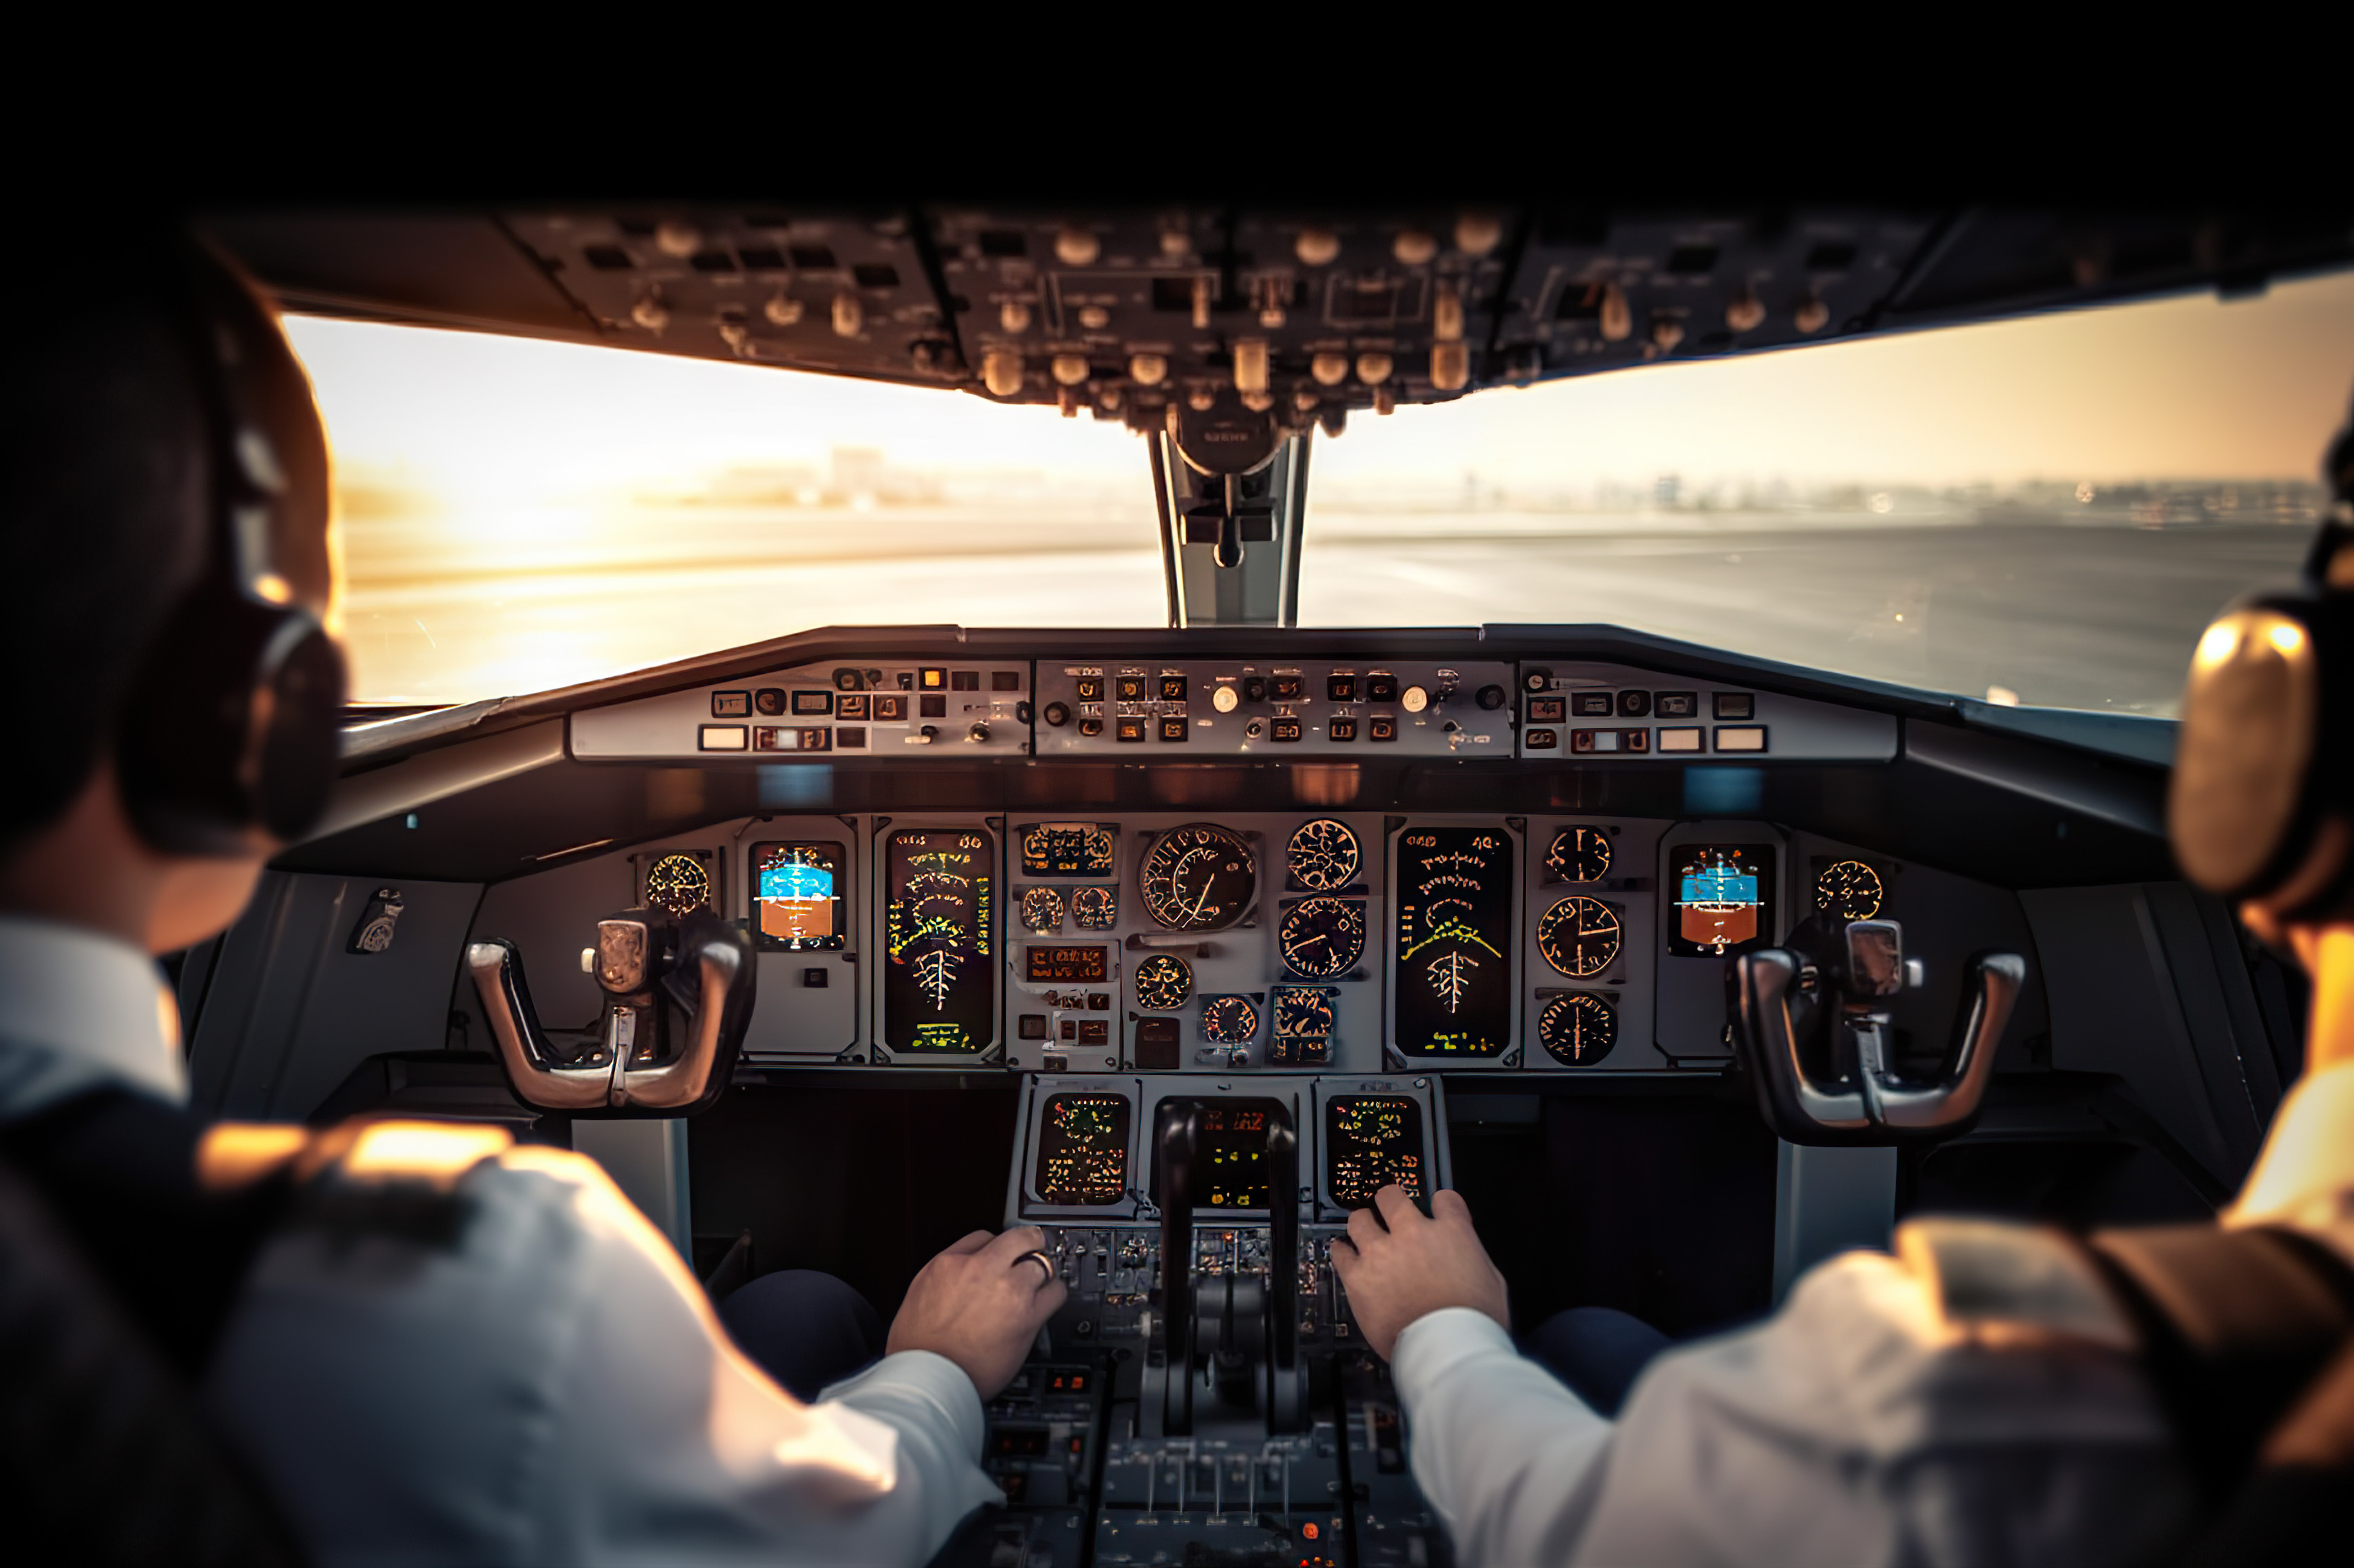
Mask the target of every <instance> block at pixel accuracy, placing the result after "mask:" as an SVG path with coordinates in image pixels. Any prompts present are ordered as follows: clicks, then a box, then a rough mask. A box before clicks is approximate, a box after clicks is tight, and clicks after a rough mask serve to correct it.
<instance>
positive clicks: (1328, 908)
mask: <svg viewBox="0 0 2354 1568" xmlns="http://www.w3.org/2000/svg"><path fill="white" fill-rule="evenodd" d="M1275 945H1276V950H1277V951H1278V952H1279V953H1281V954H1282V955H1283V962H1284V965H1285V967H1286V968H1288V969H1290V970H1291V972H1292V973H1293V974H1296V975H1298V976H1299V977H1300V978H1301V979H1303V980H1333V979H1336V978H1338V977H1339V976H1341V975H1344V974H1347V973H1348V972H1349V971H1350V970H1351V969H1354V968H1356V965H1357V960H1358V959H1361V958H1363V957H1364V954H1365V907H1364V906H1363V904H1361V903H1359V902H1358V901H1356V900H1354V899H1349V898H1324V897H1316V898H1303V899H1300V900H1299V902H1298V903H1296V904H1292V905H1288V906H1286V907H1285V909H1284V911H1283V922H1282V924H1281V925H1280V926H1278V927H1277V928H1276V938H1275Z"/></svg>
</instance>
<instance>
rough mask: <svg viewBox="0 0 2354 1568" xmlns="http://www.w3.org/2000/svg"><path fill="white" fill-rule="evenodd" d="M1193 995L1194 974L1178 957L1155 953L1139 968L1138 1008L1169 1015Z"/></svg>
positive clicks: (1138, 966) (1170, 954) (1172, 954)
mask: <svg viewBox="0 0 2354 1568" xmlns="http://www.w3.org/2000/svg"><path fill="white" fill-rule="evenodd" d="M1191 995H1193V968H1192V966H1190V965H1188V964H1187V963H1186V962H1185V960H1184V959H1181V958H1179V957H1178V956H1177V955H1176V954H1174V953H1154V954H1152V955H1151V956H1150V958H1147V959H1145V960H1144V961H1143V962H1141V963H1140V964H1138V965H1137V966H1136V1005H1137V1006H1139V1007H1144V1008H1150V1009H1151V1010H1152V1011H1154V1012H1171V1011H1172V1010H1174V1009H1176V1008H1180V1007H1182V1006H1184V1005H1185V999H1186V998H1187V997H1189V996H1191Z"/></svg>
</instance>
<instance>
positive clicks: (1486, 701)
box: [1473, 686, 1504, 713]
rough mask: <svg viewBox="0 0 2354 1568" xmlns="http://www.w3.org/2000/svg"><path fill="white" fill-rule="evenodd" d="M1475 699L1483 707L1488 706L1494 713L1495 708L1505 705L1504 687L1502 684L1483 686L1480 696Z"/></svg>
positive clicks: (1480, 689)
mask: <svg viewBox="0 0 2354 1568" xmlns="http://www.w3.org/2000/svg"><path fill="white" fill-rule="evenodd" d="M1473 700H1474V701H1476V702H1477V703H1479V705H1480V706H1481V707H1483V708H1486V709H1488V710H1489V711H1490V712H1491V713H1492V712H1493V711H1494V710H1496V709H1498V708H1500V707H1502V706H1503V705H1504V688H1503V687H1501V686H1482V687H1480V688H1479V696H1478V697H1476V698H1475V699H1473Z"/></svg>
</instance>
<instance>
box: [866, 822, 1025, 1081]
mask: <svg viewBox="0 0 2354 1568" xmlns="http://www.w3.org/2000/svg"><path fill="white" fill-rule="evenodd" d="M996 849H997V844H996V841H995V840H994V839H993V838H991V835H990V834H989V833H988V832H986V831H984V830H982V829H979V828H915V829H904V830H902V831H900V832H894V833H891V834H890V835H888V836H887V837H886V838H885V840H884V851H883V897H884V945H885V948H886V949H887V950H888V958H889V961H888V962H887V963H885V965H884V967H883V1043H884V1044H885V1045H887V1046H889V1047H890V1048H891V1049H892V1050H894V1051H923V1052H938V1053H942V1054H961V1055H971V1054H977V1053H979V1052H981V1051H984V1050H986V1049H988V1047H989V1046H990V1044H991V1043H992V1041H993V1040H994V1038H995V1034H996V1030H995V1026H994V1021H995V1018H996V1016H997V969H998V966H997V965H996V964H995V963H994V962H992V961H991V954H992V953H993V951H994V948H993V946H992V943H991V926H992V924H993V922H994V919H995V914H996V912H995V910H993V909H992V908H991V903H990V901H991V894H992V892H993V891H994V890H993V888H992V886H991V866H992V865H993V864H994V863H995V861H996V858H997V857H996Z"/></svg>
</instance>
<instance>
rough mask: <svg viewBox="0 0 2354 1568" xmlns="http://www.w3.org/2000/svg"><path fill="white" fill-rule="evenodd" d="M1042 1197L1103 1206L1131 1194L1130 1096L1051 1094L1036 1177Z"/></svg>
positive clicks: (1056, 1200)
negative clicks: (1129, 1172) (1129, 1170)
mask: <svg viewBox="0 0 2354 1568" xmlns="http://www.w3.org/2000/svg"><path fill="white" fill-rule="evenodd" d="M1033 1184H1034V1186H1035V1187H1036V1188H1037V1190H1038V1196H1039V1199H1040V1200H1041V1201H1042V1202H1048V1203H1068V1204H1071V1205H1073V1206H1075V1207H1089V1208H1100V1207H1102V1206H1104V1205H1106V1204H1110V1203H1117V1202H1120V1201H1121V1200H1122V1199H1124V1198H1126V1197H1127V1196H1128V1097H1127V1096H1126V1095H1109V1094H1070V1095H1055V1096H1052V1097H1049V1098H1048V1099H1047V1101H1046V1104H1045V1106H1044V1110H1043V1112H1042V1122H1041V1125H1040V1128H1039V1131H1038V1169H1037V1171H1036V1172H1035V1174H1034V1178H1033Z"/></svg>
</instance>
